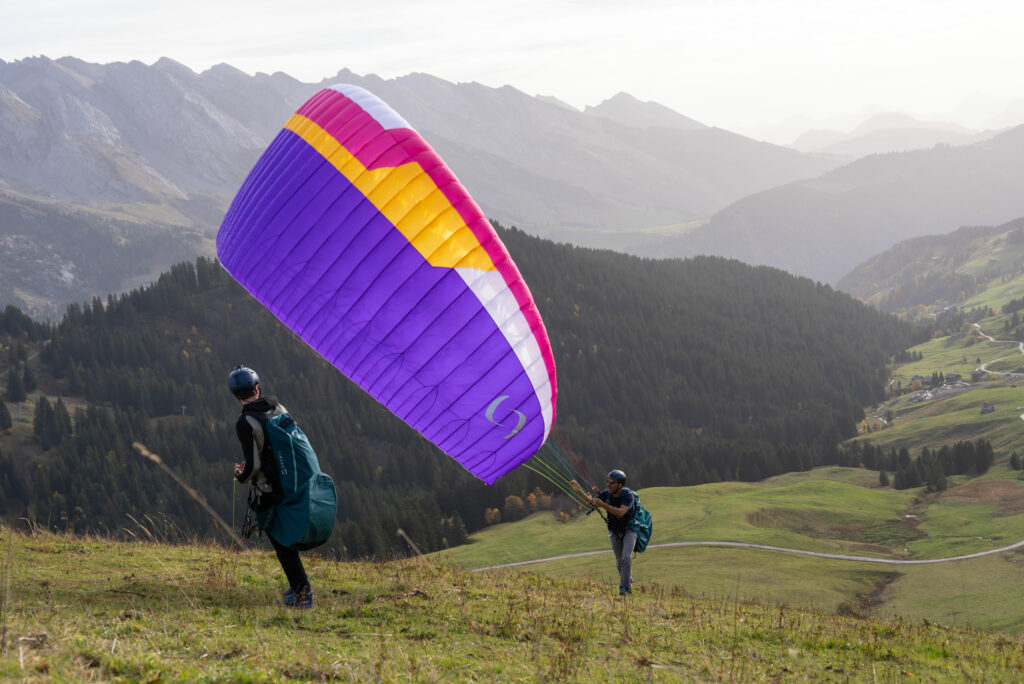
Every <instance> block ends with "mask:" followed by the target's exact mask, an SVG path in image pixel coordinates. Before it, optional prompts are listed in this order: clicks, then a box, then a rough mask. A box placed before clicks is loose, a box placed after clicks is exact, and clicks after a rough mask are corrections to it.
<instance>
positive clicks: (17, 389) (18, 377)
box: [7, 368, 28, 402]
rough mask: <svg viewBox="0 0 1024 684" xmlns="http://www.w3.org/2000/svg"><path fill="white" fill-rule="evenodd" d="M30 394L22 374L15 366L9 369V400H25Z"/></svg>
mask: <svg viewBox="0 0 1024 684" xmlns="http://www.w3.org/2000/svg"><path fill="white" fill-rule="evenodd" d="M27 398H28V394H27V393H26V392H25V383H24V378H23V377H22V374H21V373H19V372H18V371H17V369H15V368H11V369H10V370H9V371H7V401H12V402H19V401H25V399H27Z"/></svg>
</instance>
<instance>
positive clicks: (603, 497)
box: [570, 470, 637, 594]
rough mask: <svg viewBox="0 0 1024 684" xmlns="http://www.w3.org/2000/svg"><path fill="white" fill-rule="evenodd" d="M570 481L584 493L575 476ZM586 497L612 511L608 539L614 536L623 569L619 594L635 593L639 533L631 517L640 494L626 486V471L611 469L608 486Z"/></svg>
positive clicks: (617, 563) (619, 567) (617, 564)
mask: <svg viewBox="0 0 1024 684" xmlns="http://www.w3.org/2000/svg"><path fill="white" fill-rule="evenodd" d="M570 484H571V485H573V489H576V490H577V492H580V493H583V490H582V488H580V487H579V485H577V484H576V481H575V480H574V481H573V482H572V483H570ZM594 489H595V490H596V489H597V488H596V487H595V488H594ZM586 499H587V500H588V502H589V503H590V505H591V506H593V507H594V508H597V509H601V510H604V511H605V512H606V513H608V516H607V518H606V521H607V523H608V539H610V540H611V543H612V551H613V552H614V553H615V567H616V569H617V570H618V571H619V594H632V593H633V549H634V547H635V546H636V540H637V534H636V532H634V531H633V530H632V529H630V521H632V519H633V516H634V515H635V514H636V495H635V494H634V493H633V492H632V491H631V490H629V489H626V473H624V472H622V471H621V470H613V471H611V472H610V473H608V488H607V489H604V490H602V491H601V492H600V493H598V494H597V496H590V495H586Z"/></svg>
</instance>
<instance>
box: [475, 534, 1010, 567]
mask: <svg viewBox="0 0 1024 684" xmlns="http://www.w3.org/2000/svg"><path fill="white" fill-rule="evenodd" d="M673 546H728V547H734V548H741V549H760V550H762V551H778V552H781V553H795V554H799V555H801V556H814V557H815V558H827V559H829V560H843V561H854V562H857V563H884V564H886V565H927V564H930V563H949V562H952V561H958V560H967V559H968V558H980V557H982V556H991V555H993V554H996V553H1005V552H1006V551H1012V550H1013V549H1018V548H1021V547H1024V541H1019V542H1017V543H1016V544H1010V545H1009V546H1004V547H1002V548H999V549H989V550H988V551H979V552H978V553H968V554H966V555H963V556H950V557H949V558H929V559H922V560H900V559H897V558H876V557H872V556H849V555H846V554H841V553H819V552H817V551H804V550H802V549H787V548H784V547H782V546H768V545H767V544H752V543H749V542H734V541H692V542H670V543H667V544H651V545H650V546H648V547H647V548H649V549H665V548H669V547H673ZM611 552H612V551H611V549H605V550H602V551H583V552H581V553H568V554H565V555H563V556H551V557H550V558H537V559H535V560H528V561H519V562H518V563H504V564H502V565H488V566H487V567H483V568H474V569H473V572H482V571H484V570H498V569H500V568H514V567H518V566H520V565H532V564H534V563H547V562H548V561H556V560H563V559H566V558H581V557H583V556H596V555H598V554H603V553H611Z"/></svg>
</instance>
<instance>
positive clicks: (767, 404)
mask: <svg viewBox="0 0 1024 684" xmlns="http://www.w3.org/2000/svg"><path fill="white" fill-rule="evenodd" d="M500 232H501V234H502V236H503V239H504V240H505V241H506V244H507V246H508V248H509V251H510V252H511V253H512V255H513V257H514V258H515V259H516V262H517V263H518V264H519V266H520V269H521V270H522V272H523V275H524V276H525V277H526V280H527V282H529V283H530V286H531V289H532V291H533V294H534V297H535V298H536V300H537V302H538V305H539V307H540V309H541V313H542V315H543V316H544V320H545V322H546V325H547V327H548V331H549V334H550V337H551V340H552V344H553V347H554V352H555V360H556V363H557V364H558V378H559V406H558V417H557V420H556V432H557V433H558V436H559V437H560V438H562V439H564V440H565V441H566V442H567V443H568V444H570V445H571V446H572V448H573V450H574V451H575V452H577V453H578V454H579V455H580V456H581V457H582V458H583V459H584V460H585V461H586V462H587V464H588V466H589V467H590V469H591V471H592V473H593V474H594V475H595V476H598V475H599V474H600V473H601V472H603V471H604V470H607V469H608V468H609V467H612V466H617V467H622V468H624V469H625V470H627V471H628V472H629V474H630V477H631V483H632V484H634V485H635V486H638V487H643V486H652V485H672V484H696V483H700V482H707V481H714V480H719V479H742V480H751V481H752V480H758V479H761V478H762V477H767V476H771V475H775V474H778V473H781V472H785V471H790V470H801V469H806V468H809V467H812V466H815V465H818V464H822V463H830V462H834V461H835V459H836V458H837V457H838V452H837V450H836V444H837V442H838V441H839V440H841V439H844V438H847V437H850V436H852V435H853V434H855V424H856V422H857V421H858V420H860V419H861V418H862V417H863V412H862V408H861V407H862V406H864V405H867V404H870V403H872V402H875V401H877V400H879V399H881V398H882V392H883V387H884V380H885V377H886V376H885V364H886V361H887V359H888V358H889V357H890V356H891V355H892V354H893V353H895V352H898V351H900V350H903V349H905V348H906V347H908V346H909V345H911V344H913V343H915V342H916V341H917V340H915V333H914V330H913V329H912V328H911V327H910V326H908V325H907V324H905V323H902V322H900V321H898V320H896V319H895V318H892V317H890V316H886V315H883V314H881V313H878V312H877V311H875V310H873V309H871V308H869V307H867V306H866V305H864V304H862V303H860V302H857V301H855V300H853V299H852V298H850V297H848V296H846V295H844V294H841V293H838V292H835V291H833V290H832V289H831V288H829V287H827V286H823V285H819V284H815V283H813V282H812V281H810V280H807V279H800V278H794V277H792V276H790V275H788V274H786V273H784V272H782V271H778V270H775V269H770V268H752V267H750V266H746V265H744V264H741V263H740V262H736V261H726V260H723V259H719V258H708V257H703V258H697V259H691V260H687V261H653V260H643V259H638V258H633V257H626V256H622V255H618V254H614V253H611V252H599V251H593V250H586V249H580V248H574V247H571V246H568V245H556V244H553V243H551V242H548V241H543V240H538V239H536V238H532V237H529V236H527V235H526V234H525V233H522V232H521V231H518V230H514V229H512V230H504V229H500ZM0 341H2V342H3V344H4V346H5V347H6V348H7V349H8V352H7V353H6V354H4V355H3V357H2V358H0V374H5V372H6V375H7V383H6V384H7V392H8V396H7V397H6V398H7V399H8V401H9V402H11V401H16V400H17V398H16V397H14V396H12V395H14V394H18V393H22V394H24V393H26V391H27V392H32V387H34V386H38V388H39V390H40V391H41V392H43V393H44V395H43V398H41V399H39V400H37V401H36V404H35V415H36V416H37V419H36V421H35V430H34V432H31V433H30V432H29V431H28V430H26V429H18V425H17V418H15V423H16V424H15V426H14V429H9V430H7V434H6V435H2V434H0V489H2V491H0V514H2V515H4V516H6V517H8V518H12V519H13V518H19V517H25V518H28V519H30V520H33V521H36V522H38V523H40V524H47V523H49V524H50V525H57V526H60V527H61V529H63V528H64V527H65V526H70V525H71V524H74V525H75V527H76V529H78V530H83V529H89V530H99V531H103V530H110V531H116V530H118V529H119V528H121V527H125V526H129V523H128V520H130V519H129V518H128V516H129V515H131V516H134V517H135V518H139V516H142V515H149V516H151V517H152V518H153V519H159V520H167V521H170V522H173V524H174V525H176V526H177V527H178V528H180V529H181V530H183V531H184V532H185V533H186V534H190V533H198V534H201V535H204V536H205V535H210V534H213V533H214V524H213V521H212V520H211V519H210V517H209V516H208V514H206V513H205V512H204V511H203V510H202V509H201V508H200V507H199V506H198V505H197V504H196V502H194V501H192V500H191V499H190V498H189V497H188V496H187V495H185V494H184V493H183V492H182V490H181V489H180V488H179V487H178V486H177V485H176V484H175V483H174V482H173V481H172V480H171V479H170V478H169V477H167V475H166V474H164V473H163V472H162V471H160V470H159V469H157V468H156V467H155V466H154V465H153V464H151V463H149V462H147V461H144V460H143V459H141V458H140V457H139V456H138V455H137V454H135V453H134V452H133V451H132V449H131V444H132V442H133V441H140V442H142V443H144V444H145V445H146V446H147V447H148V448H149V449H150V450H151V451H153V452H155V453H157V454H159V455H160V456H161V457H162V458H163V460H164V461H165V462H166V463H167V464H168V465H169V466H170V467H171V468H173V469H175V470H176V471H177V472H179V473H180V474H181V476H182V478H183V479H184V480H185V481H187V482H188V483H189V484H191V485H192V486H194V487H195V488H196V489H197V490H199V491H200V492H201V493H202V495H204V496H205V497H206V499H207V500H208V501H209V503H210V504H211V505H212V506H213V508H214V509H215V510H217V511H219V512H220V514H221V515H222V516H223V517H224V518H226V519H228V520H230V518H231V510H232V509H231V506H232V496H233V492H232V479H231V475H230V472H231V462H232V461H234V460H238V458H239V453H238V452H239V446H238V444H237V440H236V438H235V436H234V430H233V427H232V426H233V422H234V420H235V418H236V416H237V413H238V405H237V403H236V402H235V400H234V399H233V398H232V397H231V395H230V394H228V392H227V389H226V379H227V374H228V372H229V371H230V369H231V368H232V367H233V366H235V365H237V364H239V363H244V364H247V365H250V366H252V367H254V368H256V369H257V370H258V371H259V372H260V374H261V376H262V378H263V381H264V390H265V392H266V393H268V394H272V395H276V396H277V397H278V398H279V399H280V400H281V401H282V402H284V403H285V404H286V406H287V407H288V408H289V410H291V411H292V412H293V414H294V415H296V417H297V418H298V420H299V422H300V424H301V425H302V426H303V429H304V430H305V431H306V433H307V434H308V435H309V436H310V439H311V441H312V442H313V444H314V446H315V447H316V448H317V450H318V452H319V454H320V457H321V462H322V464H323V466H324V469H325V470H327V471H328V472H329V473H330V474H331V475H332V476H333V477H334V478H335V481H336V483H337V486H338V492H339V496H340V501H341V505H340V508H339V521H340V522H339V526H338V528H337V532H336V534H335V536H334V538H333V540H332V542H331V546H330V547H329V550H331V551H333V552H336V553H338V554H339V555H342V556H346V557H365V556H377V557H380V556H385V555H390V554H401V553H405V552H406V551H407V549H408V547H407V545H406V543H405V542H404V541H402V540H401V539H400V538H399V536H398V535H397V533H396V530H397V529H398V528H402V529H403V530H404V531H405V532H406V533H408V535H409V536H410V537H411V538H412V539H413V540H414V541H415V543H416V544H417V545H418V546H420V548H422V549H424V550H434V549H438V548H442V547H444V546H445V545H454V544H458V543H461V542H463V541H464V540H465V536H466V533H467V532H471V531H473V530H476V529H479V528H480V527H482V526H484V525H485V512H486V511H487V509H498V510H499V511H500V512H501V515H502V516H503V519H505V520H509V519H515V518H516V517H518V516H521V515H525V514H526V512H528V509H529V508H530V507H531V506H533V505H534V500H539V501H543V500H544V497H535V498H534V499H531V497H529V496H527V495H528V494H529V493H531V492H533V491H535V490H536V488H538V487H540V488H541V490H542V491H544V492H545V493H547V494H554V493H555V492H553V491H551V489H550V485H547V483H546V482H544V481H543V480H540V479H539V478H536V477H535V476H533V475H532V474H531V473H530V472H528V471H526V470H525V469H522V468H521V469H519V470H518V471H516V472H513V473H512V474H511V475H509V476H507V477H505V478H503V479H502V480H500V481H499V482H498V483H497V484H496V485H495V486H494V487H487V486H485V485H483V484H482V483H480V482H479V481H477V480H475V479H474V478H472V477H471V476H469V475H468V474H466V473H465V472H464V471H462V470H461V468H459V467H458V466H457V465H455V464H454V463H453V462H451V461H450V460H449V459H448V458H447V457H445V456H444V455H442V454H440V453H439V452H438V451H437V450H436V449H435V448H434V447H432V446H431V445H430V444H429V443H427V442H426V441H425V440H423V439H422V438H420V437H419V436H418V435H416V434H415V433H414V432H413V431H412V430H411V429H409V428H408V427H406V426H405V425H404V424H403V423H401V422H400V421H398V420H397V419H396V418H394V417H393V416H392V415H391V414H389V413H388V412H387V411H386V410H384V409H383V408H381V407H380V406H378V405H377V404H376V403H375V402H373V401H372V400H370V399H369V398H368V397H367V395H365V394H364V393H363V392H362V391H361V390H360V389H358V388H357V387H355V386H354V385H352V384H351V383H350V382H348V381H347V380H346V379H345V378H343V377H342V376H341V375H340V374H339V373H338V372H337V371H335V370H334V369H333V368H332V367H331V366H330V365H329V364H327V363H326V362H325V361H323V360H322V359H320V358H319V357H318V356H316V355H315V354H314V353H313V352H311V351H310V350H309V349H308V348H307V347H305V345H304V344H303V343H301V342H300V341H299V340H297V339H296V338H295V337H294V336H293V335H292V334H291V333H290V332H288V331H287V330H286V329H284V328H283V326H281V325H280V324H279V323H278V322H277V321H276V319H274V318H273V317H272V316H271V315H270V314H269V313H268V312H267V311H265V310H264V309H263V308H262V307H261V306H260V305H259V304H258V303H256V302H255V301H254V300H252V299H251V298H250V297H249V296H248V295H247V294H246V293H245V292H244V291H243V290H242V289H241V288H240V287H239V286H238V285H237V284H236V283H235V282H234V281H233V280H232V279H231V278H230V277H229V276H228V275H227V274H226V273H225V272H224V271H223V270H222V269H221V267H220V266H219V265H218V264H217V263H216V262H213V261H209V260H205V259H200V260H199V261H197V262H196V263H194V264H191V263H185V264H180V265H178V266H176V267H174V268H173V269H172V270H171V271H170V272H169V273H167V274H165V275H164V276H162V277H161V278H160V280H159V281H158V282H157V283H155V284H154V285H152V286H149V287H146V288H143V289H138V290H135V291H133V292H131V293H128V294H125V295H120V296H112V297H110V298H108V300H107V301H106V302H102V301H100V300H95V301H93V302H92V303H90V304H87V305H83V306H77V305H76V306H72V307H70V308H69V310H68V312H67V314H66V316H65V317H64V318H63V319H62V320H61V321H60V323H58V324H55V325H53V326H49V325H41V324H38V323H34V322H32V321H31V320H29V319H28V318H27V317H26V316H25V315H24V314H22V313H21V312H19V311H18V310H16V309H14V308H11V307H9V308H8V309H7V311H6V312H5V313H4V314H3V315H2V316H0ZM36 353H38V356H35V354H36ZM31 396H33V397H34V396H35V395H34V394H33V395H31ZM58 396H60V397H61V399H60V401H59V402H56V399H57V397H58ZM68 406H72V407H79V408H71V409H69V408H68ZM8 407H9V408H10V409H12V410H11V413H14V415H15V416H17V413H16V412H15V411H14V410H13V409H14V408H15V404H13V403H9V404H8ZM32 408H33V407H32V406H29V407H28V409H27V411H26V414H27V415H26V419H30V417H31V415H32ZM67 415H70V416H71V417H72V421H71V423H73V432H72V433H71V434H68V432H69V430H71V428H70V427H69V422H68V421H67V420H66V419H65V418H64V416H67ZM3 419H4V414H3V413H2V412H0V420H3ZM8 422H9V419H8ZM545 485H547V487H548V488H547V489H546V490H545ZM236 495H237V496H238V497H240V498H244V491H242V490H241V488H239V490H238V491H237V493H236ZM240 505H241V504H240V502H239V504H238V508H237V510H240ZM491 519H493V516H492V518H491Z"/></svg>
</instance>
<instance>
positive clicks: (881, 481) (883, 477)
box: [878, 470, 889, 487]
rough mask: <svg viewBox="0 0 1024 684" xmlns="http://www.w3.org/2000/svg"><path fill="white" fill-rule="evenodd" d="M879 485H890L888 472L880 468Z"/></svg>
mask: <svg viewBox="0 0 1024 684" xmlns="http://www.w3.org/2000/svg"><path fill="white" fill-rule="evenodd" d="M878 485H879V486H880V487H888V486H889V476H888V475H887V474H886V472H885V471H884V470H879V471H878Z"/></svg>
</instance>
